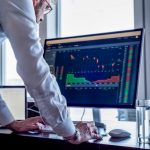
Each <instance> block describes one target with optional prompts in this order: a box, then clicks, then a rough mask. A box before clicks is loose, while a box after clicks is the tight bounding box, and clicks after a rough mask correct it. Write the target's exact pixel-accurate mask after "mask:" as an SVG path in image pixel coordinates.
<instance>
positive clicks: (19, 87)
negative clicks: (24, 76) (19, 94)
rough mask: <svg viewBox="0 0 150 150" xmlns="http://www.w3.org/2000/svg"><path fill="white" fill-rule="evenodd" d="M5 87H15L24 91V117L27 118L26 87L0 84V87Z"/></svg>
mask: <svg viewBox="0 0 150 150" xmlns="http://www.w3.org/2000/svg"><path fill="white" fill-rule="evenodd" d="M6 88H9V89H12V88H14V89H15V88H16V89H24V91H25V95H24V96H25V119H27V118H28V112H27V106H28V104H27V90H26V87H25V86H23V85H0V89H6Z"/></svg>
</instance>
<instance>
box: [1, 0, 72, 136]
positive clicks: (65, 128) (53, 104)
mask: <svg viewBox="0 0 150 150" xmlns="http://www.w3.org/2000/svg"><path fill="white" fill-rule="evenodd" d="M36 27H37V24H36V21H35V12H34V8H33V3H32V0H0V36H1V39H2V38H3V39H4V37H6V36H7V38H8V39H9V41H10V43H11V45H12V48H13V51H14V54H15V57H16V59H17V72H18V74H19V75H20V76H21V78H22V79H23V81H24V83H25V85H26V87H27V90H28V92H29V93H30V95H31V96H32V97H33V98H34V100H35V102H36V104H37V106H38V108H39V110H40V113H41V116H42V117H43V119H44V120H45V122H47V123H48V124H49V125H51V127H52V128H53V130H54V131H55V132H56V133H57V134H58V135H61V136H65V137H67V136H71V135H73V133H74V132H75V127H74V124H73V123H72V121H71V119H70V117H69V114H68V112H67V105H66V99H65V98H64V97H63V96H62V95H61V92H60V89H59V86H58V84H57V82H56V80H55V77H54V76H53V75H52V74H50V71H49V67H48V65H47V63H46V62H45V60H44V59H43V48H42V46H41V44H40V42H39V36H38V34H37V28H36ZM0 100H1V101H2V99H1V98H0ZM0 103H2V102H0ZM3 107H5V108H3ZM2 111H5V112H6V113H5V114H6V115H7V116H6V115H4V116H3V115H2ZM0 118H1V119H0V121H1V122H2V123H3V124H7V123H8V122H10V121H11V120H13V118H12V116H11V115H10V112H9V111H8V109H7V108H6V105H2V104H0ZM6 118H7V119H6ZM8 118H9V119H10V120H9V119H8ZM2 120H3V121H2ZM5 121H6V122H5Z"/></svg>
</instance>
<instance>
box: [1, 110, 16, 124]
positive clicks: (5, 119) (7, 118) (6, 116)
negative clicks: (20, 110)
mask: <svg viewBox="0 0 150 150" xmlns="http://www.w3.org/2000/svg"><path fill="white" fill-rule="evenodd" d="M14 120H15V119H14V117H13V115H12V114H11V112H10V111H9V109H8V108H7V107H5V108H3V109H1V110H0V124H1V125H2V126H5V125H8V124H10V123H11V122H13V121H14Z"/></svg>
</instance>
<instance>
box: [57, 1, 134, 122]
mask: <svg viewBox="0 0 150 150" xmlns="http://www.w3.org/2000/svg"><path fill="white" fill-rule="evenodd" d="M60 3H61V4H60V7H61V9H60V12H59V14H60V16H59V18H60V20H59V21H60V23H59V24H60V25H59V27H60V29H59V31H60V33H59V34H60V36H61V37H65V36H75V35H83V34H93V33H102V32H110V31H117V30H127V29H133V28H134V0H115V1H112V0H61V2H60ZM91 111H92V110H91V109H86V112H85V113H86V114H85V118H83V120H84V119H85V120H91V119H92V115H91ZM70 112H71V116H72V117H73V119H74V120H80V117H81V116H82V112H83V110H82V109H79V108H78V109H76V108H74V109H70ZM101 112H102V114H103V115H102V120H103V119H104V120H115V119H117V118H115V117H116V116H117V110H114V109H113V110H109V111H108V110H105V109H101ZM103 116H105V118H103ZM110 116H111V118H110ZM112 116H115V117H112Z"/></svg>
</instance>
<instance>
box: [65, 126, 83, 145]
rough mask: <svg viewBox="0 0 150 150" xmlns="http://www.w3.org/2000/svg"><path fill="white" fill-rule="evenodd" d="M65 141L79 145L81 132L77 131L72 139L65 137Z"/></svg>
mask: <svg viewBox="0 0 150 150" xmlns="http://www.w3.org/2000/svg"><path fill="white" fill-rule="evenodd" d="M64 139H65V140H67V141H69V142H70V143H77V142H79V141H80V139H81V135H80V131H79V130H78V129H76V131H75V133H74V135H72V136H70V137H64Z"/></svg>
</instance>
